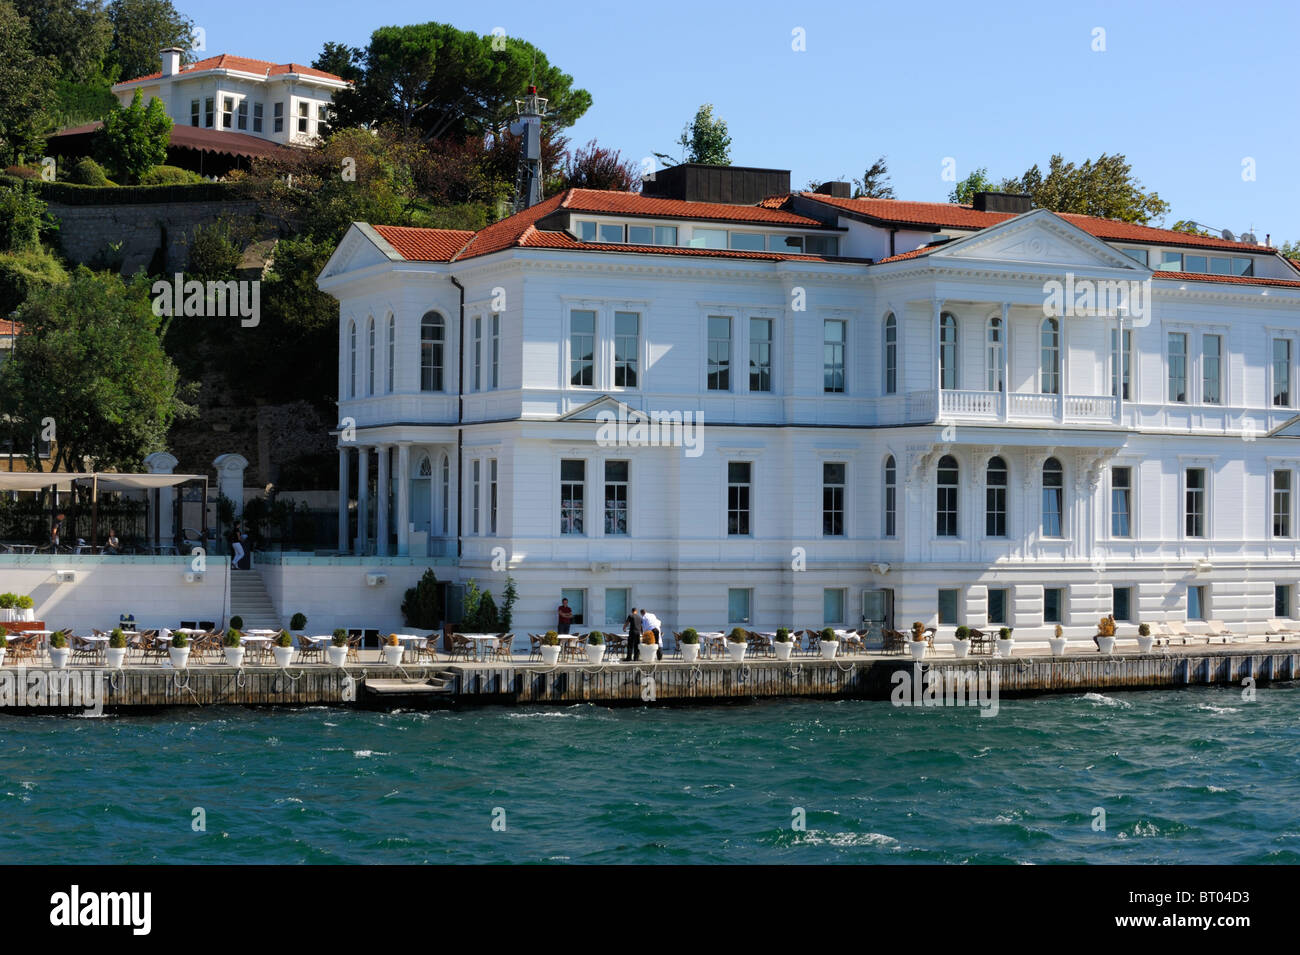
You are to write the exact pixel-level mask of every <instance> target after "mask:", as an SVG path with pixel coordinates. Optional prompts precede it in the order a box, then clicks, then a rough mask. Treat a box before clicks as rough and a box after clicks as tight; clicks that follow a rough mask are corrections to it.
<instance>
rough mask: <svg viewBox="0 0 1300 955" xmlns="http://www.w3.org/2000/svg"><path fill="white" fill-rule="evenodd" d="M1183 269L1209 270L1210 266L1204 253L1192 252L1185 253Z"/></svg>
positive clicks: (1191, 270)
mask: <svg viewBox="0 0 1300 955" xmlns="http://www.w3.org/2000/svg"><path fill="white" fill-rule="evenodd" d="M1183 271H1184V272H1208V271H1210V267H1209V265H1208V264H1207V260H1206V258H1205V256H1203V255H1195V254H1193V253H1190V252H1184V253H1183Z"/></svg>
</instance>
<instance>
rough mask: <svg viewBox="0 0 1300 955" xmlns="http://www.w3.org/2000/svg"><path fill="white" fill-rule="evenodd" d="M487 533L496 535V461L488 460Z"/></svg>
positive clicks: (494, 459) (493, 459)
mask: <svg viewBox="0 0 1300 955" xmlns="http://www.w3.org/2000/svg"><path fill="white" fill-rule="evenodd" d="M488 533H489V534H491V535H492V536H493V537H495V536H496V533H497V459H496V458H488Z"/></svg>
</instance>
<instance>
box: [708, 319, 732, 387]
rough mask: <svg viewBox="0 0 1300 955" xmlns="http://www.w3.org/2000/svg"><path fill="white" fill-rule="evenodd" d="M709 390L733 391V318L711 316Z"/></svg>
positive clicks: (709, 321)
mask: <svg viewBox="0 0 1300 955" xmlns="http://www.w3.org/2000/svg"><path fill="white" fill-rule="evenodd" d="M708 326H709V328H708V332H709V352H708V362H709V367H708V389H709V391H730V390H731V318H730V317H729V316H726V315H710V316H709V318H708Z"/></svg>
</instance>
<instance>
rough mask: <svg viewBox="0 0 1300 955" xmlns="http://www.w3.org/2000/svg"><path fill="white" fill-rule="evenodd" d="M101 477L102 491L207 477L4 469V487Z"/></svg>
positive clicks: (0, 474)
mask: <svg viewBox="0 0 1300 955" xmlns="http://www.w3.org/2000/svg"><path fill="white" fill-rule="evenodd" d="M96 479H98V483H99V489H100V490H101V491H141V490H152V489H153V488H156V487H175V486H176V485H177V484H184V483H185V482H186V481H203V480H206V479H207V478H206V475H203V474H117V473H114V472H107V471H101V472H99V473H90V472H83V471H23V472H19V471H14V472H12V473H11V472H9V471H0V491H41V490H44V489H45V488H47V487H57V488H58V489H59V490H60V491H68V490H71V488H72V484H73V482H74V481H75V482H78V483H82V484H91V483H94V482H95V480H96Z"/></svg>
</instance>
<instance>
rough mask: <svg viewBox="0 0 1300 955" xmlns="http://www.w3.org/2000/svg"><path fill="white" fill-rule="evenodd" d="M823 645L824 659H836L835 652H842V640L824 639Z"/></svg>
mask: <svg viewBox="0 0 1300 955" xmlns="http://www.w3.org/2000/svg"><path fill="white" fill-rule="evenodd" d="M821 647H822V659H823V660H834V659H835V654H837V653H839V652H840V642H839V641H838V640H823V641H822V643H821Z"/></svg>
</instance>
